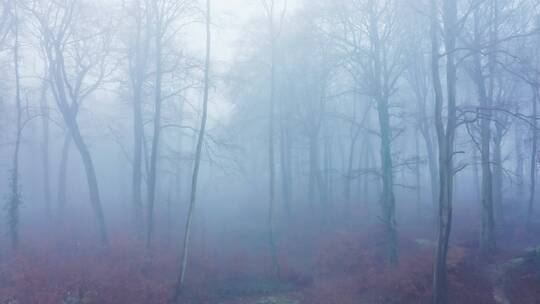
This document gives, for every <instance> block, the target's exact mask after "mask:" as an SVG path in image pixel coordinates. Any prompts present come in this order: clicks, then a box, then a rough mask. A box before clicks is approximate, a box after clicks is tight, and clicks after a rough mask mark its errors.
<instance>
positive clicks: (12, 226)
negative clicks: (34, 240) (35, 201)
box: [7, 1, 23, 249]
mask: <svg viewBox="0 0 540 304" xmlns="http://www.w3.org/2000/svg"><path fill="white" fill-rule="evenodd" d="M11 14H12V22H13V24H12V28H11V31H12V34H13V64H14V72H15V108H16V118H15V119H16V122H15V147H14V149H13V160H12V166H11V175H10V181H9V182H10V194H9V201H8V206H7V210H8V227H9V237H10V240H11V247H12V248H14V249H15V248H17V246H18V244H19V206H20V204H21V193H20V188H19V187H20V185H19V153H20V148H21V136H22V131H23V120H22V115H23V110H22V102H21V83H20V79H21V77H20V68H19V65H20V55H19V52H20V42H19V26H20V25H19V23H20V19H19V8H18V5H17V2H16V1H13V3H12V4H11Z"/></svg>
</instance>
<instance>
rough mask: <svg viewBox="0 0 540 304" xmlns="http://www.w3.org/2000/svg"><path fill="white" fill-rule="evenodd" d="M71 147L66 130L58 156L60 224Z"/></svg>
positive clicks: (69, 137)
mask: <svg viewBox="0 0 540 304" xmlns="http://www.w3.org/2000/svg"><path fill="white" fill-rule="evenodd" d="M70 146H71V136H69V131H67V130H66V135H65V136H64V143H63V144H62V152H61V155H60V168H59V171H58V172H59V173H58V201H57V203H58V209H57V212H58V220H59V222H60V223H62V222H63V221H64V218H65V213H66V183H67V168H68V160H69V150H70Z"/></svg>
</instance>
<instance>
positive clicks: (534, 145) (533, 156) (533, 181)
mask: <svg viewBox="0 0 540 304" xmlns="http://www.w3.org/2000/svg"><path fill="white" fill-rule="evenodd" d="M532 89H533V98H532V124H533V125H532V128H531V133H532V148H531V164H530V172H529V177H530V187H531V188H530V192H529V203H528V207H527V229H528V230H531V229H532V218H533V212H534V199H535V195H536V158H537V155H536V154H537V152H538V134H537V132H538V131H537V129H538V119H537V118H536V117H537V115H538V88H537V87H536V86H534V85H533V88H532Z"/></svg>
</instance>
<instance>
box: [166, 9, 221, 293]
mask: <svg viewBox="0 0 540 304" xmlns="http://www.w3.org/2000/svg"><path fill="white" fill-rule="evenodd" d="M210 8H211V6H210V0H206V59H205V67H204V94H203V111H202V118H201V127H200V130H199V136H198V140H197V148H196V152H195V163H194V166H193V176H192V179H191V195H190V200H189V210H188V216H187V221H186V228H185V231H184V244H183V246H182V258H181V265H180V267H181V268H180V275H179V277H178V281H177V283H176V290H175V293H174V302H177V301H178V299H179V297H180V294H181V292H182V288H183V286H184V281H185V278H186V270H187V264H188V253H189V243H190V237H191V227H192V222H193V214H194V212H195V203H196V198H197V182H198V178H199V168H200V164H201V154H202V147H203V144H204V136H205V132H206V120H207V118H208V94H209V87H210V56H211V53H210V51H211V41H212V40H211V39H212V36H211V31H210V24H211V19H210V18H211V11H210Z"/></svg>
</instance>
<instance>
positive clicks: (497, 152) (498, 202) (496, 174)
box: [493, 127, 504, 225]
mask: <svg viewBox="0 0 540 304" xmlns="http://www.w3.org/2000/svg"><path fill="white" fill-rule="evenodd" d="M503 132H504V131H503V130H501V129H500V127H497V133H496V135H495V136H494V137H493V204H494V207H495V216H496V219H497V223H499V225H502V224H503V223H504V210H503V187H504V185H503V160H502V139H503Z"/></svg>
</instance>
